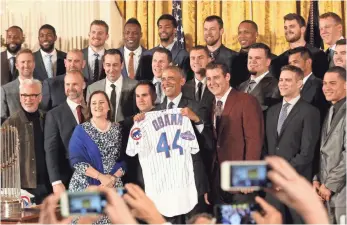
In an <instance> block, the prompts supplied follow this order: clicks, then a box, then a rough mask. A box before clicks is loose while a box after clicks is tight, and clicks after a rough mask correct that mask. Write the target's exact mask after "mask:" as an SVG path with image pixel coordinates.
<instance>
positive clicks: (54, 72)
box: [40, 49, 58, 76]
mask: <svg viewBox="0 0 347 225" xmlns="http://www.w3.org/2000/svg"><path fill="white" fill-rule="evenodd" d="M40 52H41V56H42V60H43V61H45V59H46V56H47V55H52V58H51V61H52V65H53V76H56V75H57V60H58V56H57V51H56V50H55V49H53V51H52V52H51V53H47V52H45V51H43V50H42V49H40Z"/></svg>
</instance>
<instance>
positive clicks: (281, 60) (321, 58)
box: [270, 43, 329, 79]
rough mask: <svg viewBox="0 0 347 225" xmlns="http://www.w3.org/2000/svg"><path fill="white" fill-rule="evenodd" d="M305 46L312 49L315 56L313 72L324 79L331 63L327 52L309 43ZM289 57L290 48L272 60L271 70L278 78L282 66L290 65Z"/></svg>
mask: <svg viewBox="0 0 347 225" xmlns="http://www.w3.org/2000/svg"><path fill="white" fill-rule="evenodd" d="M305 47H306V48H308V50H310V52H311V53H312V56H313V60H312V72H313V73H314V74H315V75H316V76H317V77H318V78H321V79H322V78H323V77H324V74H325V72H326V71H327V70H328V69H329V63H328V59H327V57H326V55H325V53H324V52H323V51H322V50H320V49H318V48H316V47H314V46H312V45H310V44H307V43H306V45H305ZM288 58H289V50H287V51H285V52H283V53H282V54H281V55H279V56H278V57H277V58H275V59H274V60H272V61H271V69H270V71H271V72H272V74H273V75H274V76H275V77H276V78H277V79H278V78H279V76H280V73H281V68H282V66H285V65H288Z"/></svg>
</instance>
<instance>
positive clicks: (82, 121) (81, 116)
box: [76, 105, 85, 124]
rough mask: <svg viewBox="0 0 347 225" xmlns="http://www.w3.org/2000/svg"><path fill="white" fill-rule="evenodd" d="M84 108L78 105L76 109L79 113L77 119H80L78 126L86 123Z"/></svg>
mask: <svg viewBox="0 0 347 225" xmlns="http://www.w3.org/2000/svg"><path fill="white" fill-rule="evenodd" d="M82 108H83V107H82V106H81V105H78V106H77V107H76V111H77V117H78V124H82V123H84V121H85V118H84V115H83V113H82Z"/></svg>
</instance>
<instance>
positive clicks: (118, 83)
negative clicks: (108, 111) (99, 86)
mask: <svg viewBox="0 0 347 225" xmlns="http://www.w3.org/2000/svg"><path fill="white" fill-rule="evenodd" d="M111 84H114V85H116V103H117V104H116V109H115V112H114V118H117V111H118V106H119V100H120V97H121V96H120V95H121V93H122V86H123V77H122V75H120V76H119V78H118V79H117V80H116V82H114V83H112V82H111V81H109V80H108V79H107V78H106V86H105V92H106V94H107V96H108V98H109V99H110V100H111V92H112V88H111Z"/></svg>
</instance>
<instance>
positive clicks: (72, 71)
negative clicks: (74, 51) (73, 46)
mask: <svg viewBox="0 0 347 225" xmlns="http://www.w3.org/2000/svg"><path fill="white" fill-rule="evenodd" d="M68 74H73V75H74V76H75V75H76V74H78V75H77V76H79V77H80V78H81V79H82V80H83V82H85V81H86V80H85V79H84V76H83V73H82V71H79V70H69V71H66V75H65V77H66V76H67V75H68ZM65 77H64V78H65ZM64 83H65V79H64Z"/></svg>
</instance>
